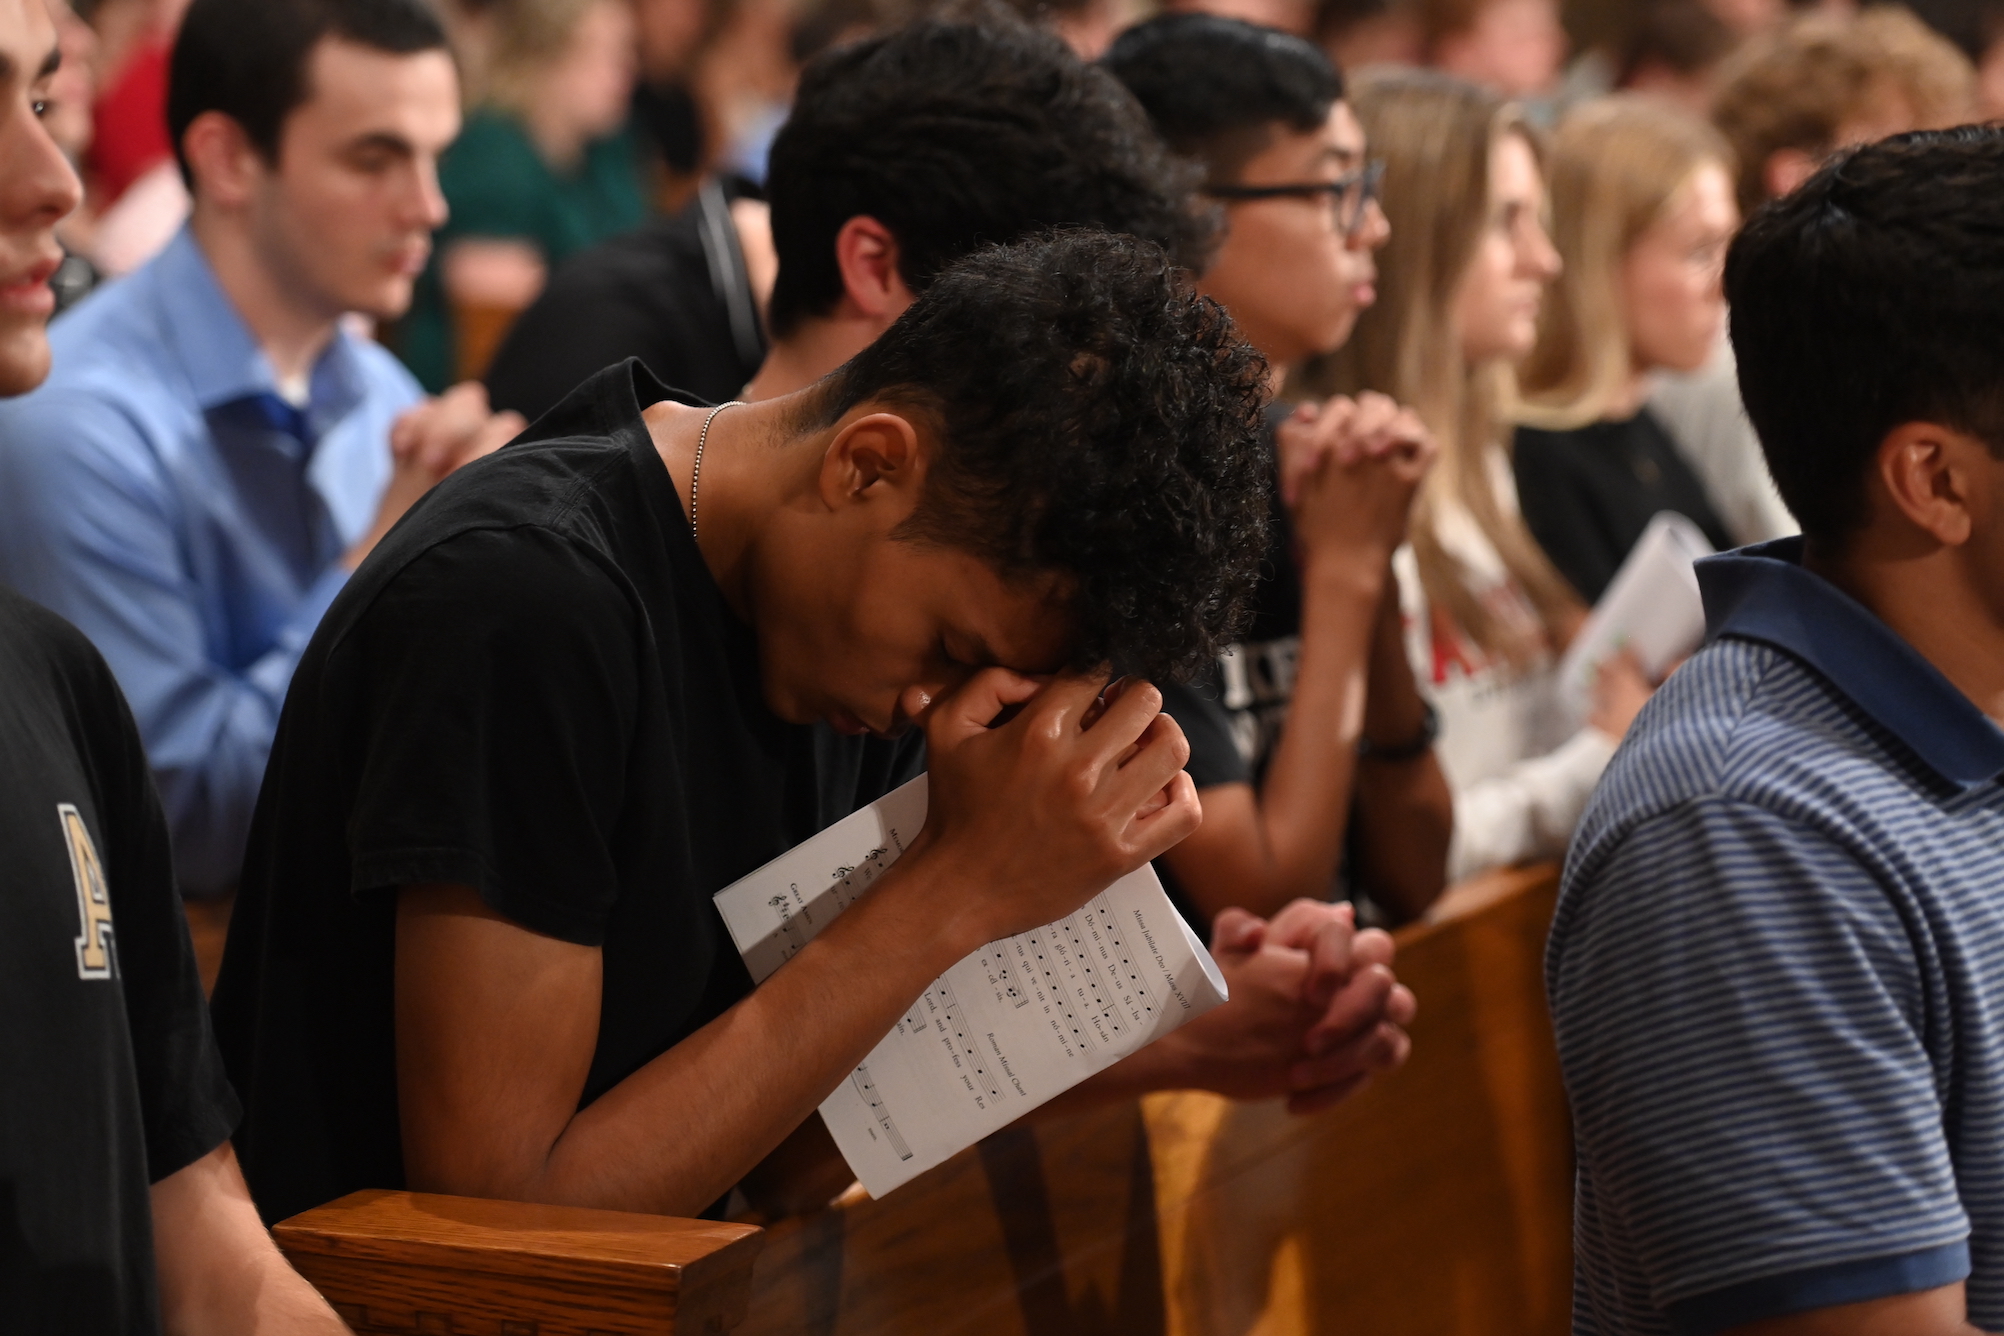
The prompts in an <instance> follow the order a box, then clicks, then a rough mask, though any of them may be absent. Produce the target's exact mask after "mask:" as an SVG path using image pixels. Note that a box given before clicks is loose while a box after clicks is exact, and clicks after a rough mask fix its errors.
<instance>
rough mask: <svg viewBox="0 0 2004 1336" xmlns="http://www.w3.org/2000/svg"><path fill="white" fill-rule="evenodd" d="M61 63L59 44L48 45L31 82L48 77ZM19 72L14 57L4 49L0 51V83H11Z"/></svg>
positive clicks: (61, 54)
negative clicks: (47, 52) (47, 51)
mask: <svg viewBox="0 0 2004 1336" xmlns="http://www.w3.org/2000/svg"><path fill="white" fill-rule="evenodd" d="M62 63H63V49H62V48H61V47H60V46H52V47H50V48H49V54H48V55H46V56H43V57H42V66H41V68H40V69H38V70H36V71H35V77H34V79H33V81H32V82H35V83H40V82H41V81H42V80H44V79H46V78H48V77H49V76H50V75H52V74H54V73H55V72H56V71H57V70H58V69H60V68H61V67H62ZM19 73H20V68H19V67H18V66H17V65H15V64H14V58H13V57H12V56H10V55H8V54H7V53H6V52H5V51H0V84H6V83H12V82H13V81H14V79H15V77H16V76H17V75H19Z"/></svg>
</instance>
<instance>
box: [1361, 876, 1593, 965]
mask: <svg viewBox="0 0 2004 1336" xmlns="http://www.w3.org/2000/svg"><path fill="white" fill-rule="evenodd" d="M1559 871H1560V867H1559V864H1557V863H1526V864H1524V865H1522V866H1521V867H1507V868H1498V869H1496V870H1495V871H1493V872H1484V873H1482V874H1480V875H1479V876H1474V877H1470V878H1469V879H1468V880H1467V881H1459V882H1456V883H1455V884H1454V885H1452V886H1449V887H1448V888H1447V889H1446V890H1444V891H1442V892H1441V893H1440V899H1438V900H1436V901H1434V903H1433V906H1432V907H1431V908H1429V909H1428V910H1427V912H1426V913H1425V914H1424V915H1422V916H1421V917H1420V918H1418V919H1417V920H1415V921H1414V922H1412V923H1408V924H1406V925H1405V926H1404V927H1401V928H1399V929H1398V930H1397V931H1396V932H1394V934H1393V936H1395V937H1396V938H1397V939H1398V941H1399V945H1401V946H1406V945H1410V944H1412V943H1415V942H1420V941H1424V940H1425V939H1427V938H1429V937H1434V936H1438V935H1439V934H1440V933H1442V932H1443V931H1445V930H1447V929H1448V928H1450V927H1452V926H1453V925H1455V924H1457V923H1463V922H1466V921H1467V920H1469V919H1473V918H1478V917H1480V916H1481V915H1483V914H1485V913H1487V912H1488V911H1490V910H1492V909H1494V908H1495V907H1496V906H1498V905H1500V904H1503V903H1504V902H1505V901H1508V900H1512V899H1514V898H1516V897H1518V896H1520V895H1529V894H1532V893H1534V892H1537V891H1541V890H1545V889H1547V888H1549V887H1552V886H1555V885H1557V884H1558V880H1559Z"/></svg>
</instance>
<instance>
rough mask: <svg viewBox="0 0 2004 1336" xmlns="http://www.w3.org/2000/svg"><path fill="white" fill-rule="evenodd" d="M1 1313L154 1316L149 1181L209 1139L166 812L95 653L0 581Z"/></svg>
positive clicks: (211, 1122)
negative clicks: (3, 1020) (1, 586)
mask: <svg viewBox="0 0 2004 1336" xmlns="http://www.w3.org/2000/svg"><path fill="white" fill-rule="evenodd" d="M0 1011H4V1014H5V1015H6V1016H7V1024H6V1025H5V1026H4V1027H0V1329H4V1330H6V1331H9V1332H22V1333H42V1332H48V1333H63V1336H72V1334H75V1336H97V1334H98V1333H118V1334H120V1336H124V1334H125V1333H150V1332H157V1331H158V1330H159V1329H160V1304H159V1298H158V1289H157V1287H156V1285H155V1282H154V1271H153V1218H152V1206H151V1200H150V1198H149V1196H148V1193H147V1189H148V1187H149V1186H150V1185H151V1184H153V1183H155V1182H158V1181H159V1180H160V1179H163V1178H165V1177H167V1176H168V1175H170V1174H172V1173H174V1172H176V1171H177V1170H180V1169H183V1168H185V1167H186V1166H188V1165H190V1164H192V1163H194V1162H195V1161H196V1160H199V1159H201V1158H202V1157H203V1156H204V1155H206V1154H208V1153H209V1152H210V1151H212V1150H214V1149H215V1148H216V1147H217V1146H219V1145H221V1144H222V1143H223V1142H224V1141H225V1140H226V1139H228V1137H229V1135H230V1129H231V1127H233V1126H234V1125H235V1123H236V1118H237V1102H236V1097H235V1096H234V1095H233V1094H231V1092H230V1087H229V1084H228V1082H227V1081H226V1080H224V1077H223V1065H222V1060H221V1058H220V1057H219V1056H218V1054H217V1052H216V1046H215V1040H214V1039H213V1038H212V1037H211V1035H210V1032H209V1017H208V1012H207V1009H206V1008H205V1007H204V1005H203V1002H202V984H201V978H200V976H199V975H198V973H197V971H196V968H195V953H194V950H193V948H192V947H191V946H190V944H189V941H188V924H187V920H186V919H185V918H183V917H182V914H181V900H180V897H179V896H178V895H177V894H175V890H174V872H173V861H172V859H171V857H170V854H169V851H168V844H167V823H166V820H165V818H164V817H163V816H162V815H161V810H160V801H159V799H158V798H157V797H156V796H155V795H154V792H153V781H152V778H151V777H150V774H149V772H148V770H147V767H146V754H145V751H144V749H143V748H142V747H141V745H140V741H139V732H138V730H137V729H136V728H135V727H134V726H133V723H132V715H131V713H130V712H129V711H128V710H127V709H126V706H125V698H124V697H123V696H122V695H120V694H119V690H118V686H117V684H116V683H115V682H114V681H113V679H112V675H111V670H110V669H109V668H107V667H106V666H105V663H104V660H103V659H102V658H100V657H99V655H98V653H97V651H96V650H95V649H93V648H92V647H91V645H90V642H89V641H87V640H85V639H84V637H83V636H82V634H81V633H79V632H78V631H77V630H76V629H75V628H73V627H72V626H70V625H69V624H68V623H67V622H64V621H63V620H62V619H60V618H58V617H57V616H55V615H54V614H53V613H50V612H47V611H44V610H43V609H41V608H39V607H37V606H35V605H34V604H32V603H29V602H28V601H26V600H25V599H22V598H19V597H17V596H16V595H14V594H12V593H8V592H6V591H4V590H0Z"/></svg>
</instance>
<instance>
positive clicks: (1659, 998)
mask: <svg viewBox="0 0 2004 1336" xmlns="http://www.w3.org/2000/svg"><path fill="white" fill-rule="evenodd" d="M1799 550H1800V549H1799V540H1790V541H1788V542H1784V543H1780V544H1769V545H1768V546H1767V547H1765V548H1757V549H1749V550H1747V551H1745V552H1741V553H1735V554H1731V555H1728V556H1725V557H1719V558H1714V559H1712V560H1710V561H1708V562H1706V563H1703V564H1702V565H1701V566H1700V577H1701V580H1702V582H1703V583H1704V586H1705V596H1706V612H1707V617H1708V619H1709V620H1710V622H1711V624H1712V629H1713V636H1714V638H1713V640H1712V643H1711V644H1709V645H1708V646H1707V647H1706V648H1705V649H1703V650H1701V651H1700V652H1699V653H1698V654H1696V655H1694V656H1693V657H1692V659H1691V661H1690V662H1689V663H1687V664H1686V665H1685V666H1684V667H1683V668H1682V669H1680V670H1679V671H1678V672H1677V673H1676V674H1675V675H1674V676H1673V677H1672V678H1671V679H1670V681H1669V682H1668V683H1666V684H1665V686H1664V687H1663V689H1662V690H1661V691H1659V692H1658V693H1657V695H1656V698H1655V699H1654V700H1652V701H1651V702H1650V704H1649V706H1648V707H1647V708H1646V709H1645V710H1644V711H1643V714H1642V716H1641V718H1640V719H1638V720H1637V722H1636V726H1635V728H1634V729H1633V730H1631V732H1630V735H1629V739H1628V741H1627V742H1626V744H1625V745H1624V746H1623V747H1622V749H1621V751H1620V752H1619V754H1617V756H1616V757H1615V760H1614V762H1613V764H1612V765H1611V766H1610V768H1609V769H1608V771H1607V774H1606V776H1605V778H1604V779H1603V780H1602V783H1601V786H1600V788H1599V790H1598V791H1597V792H1596V794H1595V796H1594V800H1593V802H1592V804H1591V806H1590V807H1589V808H1588V811H1587V814H1586V817H1585V819H1584V820H1583V822H1582V824H1581V827H1580V830H1579V833H1578V836H1577V837H1576V839H1575V841H1574V843H1573V848H1572V854H1571V857H1570V858H1569V859H1568V861H1567V865H1566V873H1565V883H1564V887H1563V889H1562V891H1561V894H1560V900H1559V908H1558V914H1557V917H1556V919H1555V920H1554V923H1553V927H1552V937H1551V943H1550V946H1549V950H1548V953H1547V958H1546V982H1547V986H1548V988H1549V990H1550V994H1551V1000H1552V1009H1553V1019H1554V1021H1555V1023H1556V1026H1557V1031H1558V1041H1559V1055H1560V1059H1561V1062H1562V1064H1563V1066H1564V1070H1565V1078H1566V1087H1567V1091H1568V1094H1569V1095H1570V1097H1571V1101H1572V1107H1573V1117H1574V1123H1575V1127H1576V1132H1577V1137H1578V1145H1579V1169H1578V1184H1577V1217H1576V1221H1575V1247H1576V1253H1577V1268H1576V1275H1575V1282H1574V1289H1575V1309H1574V1317H1573V1330H1574V1331H1575V1332H1577V1333H1583V1334H1584V1333H1596V1334H1598V1333H1607V1334H1609V1336H1612V1334H1614V1333H1621V1334H1622V1336H1627V1334H1629V1333H1680V1334H1681V1333H1709V1332H1716V1331H1722V1330H1725V1329H1726V1328H1729V1327H1733V1326H1737V1325H1739V1324H1742V1323H1747V1322H1753V1321H1758V1320H1760V1319H1763V1318H1767V1317H1774V1316H1778V1315H1781V1314H1785V1313H1791V1312H1800V1311H1804V1310H1807V1309H1813V1308H1822V1307H1828V1306H1831V1305H1835V1304H1842V1303H1851V1302H1857V1301H1860V1300H1865V1299H1871V1298H1878V1297H1883V1296H1886V1295H1891V1294H1901V1293H1909V1292H1913V1291H1917V1290H1923V1289H1931V1288H1935V1287H1937V1286H1940V1285H1947V1284H1953V1283H1955V1282H1956V1281H1958V1280H1962V1279H1964V1278H1965V1277H1966V1278H1967V1280H1968V1295H1969V1317H1970V1321H1972V1322H1973V1323H1975V1324H1976V1325H1978V1326H1979V1327H1982V1328H1984V1329H1985V1330H1991V1331H2000V1330H2004V782H2000V779H1999V775H2000V773H2004V731H2000V730H1999V729H1998V728H1997V726H1996V725H1995V724H1993V723H1991V722H1990V721H1989V720H1987V719H1986V718H1985V717H1984V716H1983V715H1982V714H1981V713H1980V712H1979V711H1978V710H1977V709H1976V708H1975V706H1974V705H1973V704H1971V702H1970V701H1969V700H1968V698H1967V697H1965V696H1963V695H1962V694H1961V693H1960V692H1958V691H1957V690H1956V689H1955V688H1954V687H1953V686H1952V685H1951V684H1950V683H1949V682H1948V681H1947V680H1946V679H1945V678H1943V677H1942V676H1941V675H1940V674H1939V673H1938V672H1937V671H1936V670H1935V669H1934V668H1933V667H1932V666H1931V665H1930V664H1928V663H1927V662H1926V661H1925V660H1924V659H1922V658H1921V657H1920V656H1919V655H1918V654H1916V653H1915V652H1914V651H1913V650H1912V649H1911V648H1910V647H1908V646H1907V645H1906V644H1905V643H1904V642H1903V641H1901V640H1899V639H1898V638H1897V637H1896V636H1895V635H1894V634H1893V633H1892V632H1891V631H1890V630H1889V629H1887V628H1886V626H1885V625H1884V624H1883V623H1881V622H1880V621H1878V620H1877V619H1876V618H1875V617H1873V616H1872V615H1871V614H1870V613H1869V612H1867V611H1866V610H1865V609H1864V608H1863V607H1862V606H1860V605H1859V604H1857V603H1854V602H1853V601H1851V600H1850V599H1849V598H1847V597H1846V596H1844V595H1843V594H1841V593H1839V592H1838V591H1837V590H1836V589H1835V588H1834V587H1832V586H1831V585H1829V584H1827V583H1825V582H1823V581H1822V580H1820V579H1818V578H1817V577H1816V576H1814V575H1811V574H1809V573H1807V572H1805V571H1803V570H1802V569H1801V568H1800V566H1799V565H1798V564H1797V561H1798V560H1799V556H1798V554H1799Z"/></svg>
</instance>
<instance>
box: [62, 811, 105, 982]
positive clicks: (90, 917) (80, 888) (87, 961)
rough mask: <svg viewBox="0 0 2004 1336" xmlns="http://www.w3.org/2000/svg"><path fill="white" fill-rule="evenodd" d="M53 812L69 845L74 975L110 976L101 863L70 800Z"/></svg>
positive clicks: (78, 813)
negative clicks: (74, 929) (74, 902)
mask: <svg viewBox="0 0 2004 1336" xmlns="http://www.w3.org/2000/svg"><path fill="white" fill-rule="evenodd" d="M56 814H57V815H58V816H59V817H61V818H62V822H63V842H64V843H65V844H67V845H69V848H70V872H71V874H72V875H73V876H75V878H76V882H77V921H78V923H79V924H80V925H81V926H82V929H83V931H81V932H79V933H78V934H77V977H78V978H79V979H109V978H110V977H111V960H112V956H111V893H110V891H109V890H107V889H106V887H105V884H104V864H103V863H101V862H99V861H98V857H97V846H96V845H94V844H92V843H91V842H90V830H89V829H88V828H87V827H86V826H85V825H84V820H83V814H82V813H80V812H78V811H77V809H76V808H75V807H74V806H73V805H72V804H70V803H58V804H57V805H56Z"/></svg>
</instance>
